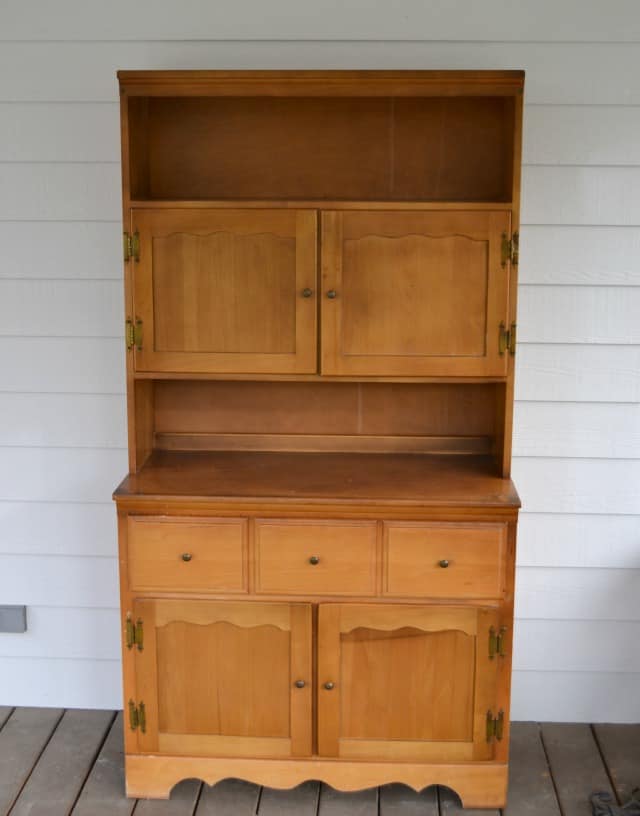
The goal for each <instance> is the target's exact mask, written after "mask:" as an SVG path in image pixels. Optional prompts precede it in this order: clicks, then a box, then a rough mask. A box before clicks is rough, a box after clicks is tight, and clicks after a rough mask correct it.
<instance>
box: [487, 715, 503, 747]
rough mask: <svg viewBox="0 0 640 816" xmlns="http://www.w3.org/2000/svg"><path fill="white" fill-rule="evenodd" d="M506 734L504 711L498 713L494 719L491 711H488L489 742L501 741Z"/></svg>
mask: <svg viewBox="0 0 640 816" xmlns="http://www.w3.org/2000/svg"><path fill="white" fill-rule="evenodd" d="M503 733H504V711H498V716H497V717H494V716H493V712H492V711H491V709H489V711H487V742H491V741H492V740H494V739H496V740H501V739H502V735H503Z"/></svg>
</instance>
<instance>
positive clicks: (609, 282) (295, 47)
mask: <svg viewBox="0 0 640 816" xmlns="http://www.w3.org/2000/svg"><path fill="white" fill-rule="evenodd" d="M36 6H37V8H34V7H33V5H29V4H24V3H21V2H19V1H18V0H8V2H5V3H4V4H3V5H2V9H0V38H2V40H3V42H2V48H1V49H0V247H2V249H1V250H0V252H1V258H0V370H2V372H3V376H2V379H1V381H0V447H2V450H1V451H0V455H1V456H2V461H3V465H4V467H3V468H2V469H0V522H2V530H3V534H2V536H0V599H2V602H15V603H25V602H26V603H28V604H29V605H30V608H29V631H28V633H27V634H26V635H25V636H19V635H18V636H16V635H7V636H0V656H2V661H3V672H2V673H1V676H0V704H2V703H5V702H6V703H9V704H27V705H37V704H42V705H55V706H72V707H77V706H114V707H115V706H119V705H120V702H121V701H120V666H119V662H118V659H117V658H118V648H119V647H118V638H119V626H118V616H117V612H116V607H117V603H118V600H117V587H116V584H117V562H116V559H115V554H116V528H115V513H114V510H113V505H112V503H111V501H110V496H111V491H112V489H113V488H114V487H115V485H116V484H117V482H118V481H119V480H120V478H121V477H122V476H123V475H124V471H125V468H126V454H125V450H124V445H125V412H124V396H123V394H124V353H123V340H122V293H121V281H122V264H121V258H120V253H121V244H120V231H121V225H120V202H119V197H120V192H119V185H120V176H119V166H118V160H119V144H118V138H119V136H118V133H119V128H118V105H117V98H118V97H117V83H116V80H115V71H116V70H117V69H118V68H198V67H202V68H216V67H224V68H234V67H237V68H269V67H271V68H287V67H292V68H323V67H324V68H346V67H354V68H367V67H369V68H524V69H526V71H527V82H526V93H525V101H526V106H525V126H524V163H525V167H524V172H523V212H522V214H523V227H522V231H521V263H520V279H521V283H522V286H521V290H520V295H519V315H518V323H519V341H520V342H519V346H518V352H517V358H516V365H517V381H516V397H517V400H518V402H517V405H516V427H515V436H514V452H515V456H516V458H515V460H514V477H515V479H516V482H517V486H518V489H519V492H520V494H521V497H522V500H523V513H522V516H521V524H520V529H519V555H518V562H519V568H518V576H517V580H518V583H517V610H518V621H517V627H516V648H515V655H514V660H515V668H516V671H515V675H514V707H513V715H514V716H515V717H516V718H526V719H564V720H567V719H584V720H594V719H609V720H614V721H625V720H634V719H636V720H637V719H638V718H640V701H639V700H638V695H637V694H634V692H635V690H636V689H637V686H638V683H640V666H639V665H638V658H637V655H636V654H635V652H634V651H633V650H631V649H629V648H628V643H629V642H632V641H633V640H634V639H637V637H638V626H640V610H639V607H638V601H637V585H638V580H639V579H640V523H639V522H640V520H639V514H640V491H639V490H638V489H637V485H638V484H640V464H639V463H640V457H639V455H638V454H639V451H640V429H639V419H638V405H639V403H640V339H639V338H640V336H639V334H638V325H639V321H638V319H637V315H638V313H639V311H640V310H639V308H638V307H639V306H640V302H639V300H638V291H639V288H640V193H638V190H640V147H639V144H640V143H639V141H638V139H637V133H638V129H639V125H640V47H639V46H638V43H639V42H640V14H639V13H638V10H637V4H636V3H635V2H633V0H613V2H612V3H609V4H607V6H606V7H605V6H603V5H598V4H584V3H582V2H579V0H560V1H559V2H551V0H541V2H539V3H536V4H526V3H507V2H504V0H486V2H484V3H482V4H477V5H476V4H469V3H467V2H463V0H454V1H453V2H447V3H443V2H440V0H427V2H422V0H408V2H406V3H404V4H403V8H402V13H400V14H399V13H398V9H397V8H396V7H395V6H393V5H385V4H380V3H372V2H370V0H357V2H354V3H349V4H346V5H345V4H344V3H341V4H338V3H337V2H336V0H324V2H322V0H321V2H320V3H317V4H315V5H314V6H313V7H311V6H308V5H300V4H296V3H293V2H292V0H275V2H274V3H272V4H271V5H270V9H269V15H268V17H265V15H260V14H256V8H257V6H256V2H255V0H239V1H238V2H234V3H227V2H224V3H205V2H203V0H185V3H183V4H181V5H180V6H179V7H178V6H177V5H175V6H171V5H170V4H167V3H162V4H160V6H159V5H158V4H157V3H153V4H152V3H151V2H150V0H141V2H140V3H136V4H134V5H131V4H130V3H127V4H124V2H123V0H115V2H114V3H112V4H110V5H109V6H105V5H100V4H98V3H88V4H87V3H82V2H80V0H62V2H61V3H59V4H57V5H56V6H55V7H54V6H50V5H48V4H45V3H37V4H36ZM231 40H233V41H231ZM249 40H255V41H253V42H249ZM306 40H313V42H306ZM338 40H341V42H338ZM5 598H6V599H7V600H6V601H5V600H4V599H5ZM9 599H11V600H9ZM65 622H66V627H67V628H66V629H65V626H64V625H63V623H65ZM72 630H73V631H74V632H76V633H77V632H80V633H83V634H84V636H83V637H81V638H78V637H71V636H70V635H69V632H70V631H72ZM92 636H93V637H92ZM594 642H597V643H598V644H599V648H594V647H593V644H594ZM625 644H626V646H627V648H625ZM44 678H46V682H45V680H44Z"/></svg>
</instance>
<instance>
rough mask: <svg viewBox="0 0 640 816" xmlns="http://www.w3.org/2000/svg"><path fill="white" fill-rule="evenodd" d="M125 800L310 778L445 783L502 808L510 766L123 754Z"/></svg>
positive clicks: (345, 784)
mask: <svg viewBox="0 0 640 816" xmlns="http://www.w3.org/2000/svg"><path fill="white" fill-rule="evenodd" d="M125 769H126V779H127V796H129V797H133V798H139V799H143V798H146V799H168V798H169V796H170V794H171V789H172V788H173V787H174V785H176V784H177V783H178V782H181V781H182V780H183V779H201V780H202V781H203V782H205V783H206V784H208V785H214V784H215V783H216V782H220V781H221V780H222V779H228V778H235V779H245V780H247V781H248V782H254V783H256V784H257V785H264V786H265V787H269V788H293V787H295V786H296V785H299V784H300V783H301V782H305V781H306V780H308V779H317V780H319V781H321V782H326V783H327V784H328V785H331V787H332V788H336V790H341V791H353V790H361V789H362V788H372V787H376V786H377V785H386V784H388V783H390V782H400V783H402V784H404V785H408V786H409V787H410V788H413V789H414V790H416V791H420V790H422V789H423V788H427V787H429V786H430V785H444V786H445V787H447V788H450V789H451V790H453V791H454V792H455V793H457V794H458V796H459V797H460V799H461V800H462V804H463V806H464V807H465V808H501V807H504V806H505V804H506V798H507V780H508V765H507V764H506V763H497V762H469V763H455V764H453V763H452V764H447V763H443V764H440V763H428V764H425V763H420V764H418V763H408V762H365V761H358V762H352V761H349V760H330V759H238V758H235V759H225V758H212V757H185V756H158V755H153V754H151V755H149V754H145V755H141V754H127V756H126V758H125Z"/></svg>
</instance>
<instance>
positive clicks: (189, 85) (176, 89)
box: [118, 71, 524, 96]
mask: <svg viewBox="0 0 640 816" xmlns="http://www.w3.org/2000/svg"><path fill="white" fill-rule="evenodd" d="M118 80H119V83H120V90H121V93H125V94H128V95H129V96H202V95H212V96H389V95H393V96H430V95H431V96H518V95H521V94H522V90H523V87H524V71H118Z"/></svg>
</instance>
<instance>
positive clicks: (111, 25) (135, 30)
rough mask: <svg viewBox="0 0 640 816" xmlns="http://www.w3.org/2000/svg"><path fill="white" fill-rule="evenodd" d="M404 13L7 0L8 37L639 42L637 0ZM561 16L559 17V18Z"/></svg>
mask: <svg viewBox="0 0 640 816" xmlns="http://www.w3.org/2000/svg"><path fill="white" fill-rule="evenodd" d="M401 10H402V13H398V11H399V9H398V8H396V7H393V6H391V5H388V4H386V3H370V2H366V0H355V2H354V0H352V2H350V3H347V4H345V3H343V2H340V1H339V0H323V1H322V2H316V3H314V4H312V5H307V4H302V5H301V4H300V3H297V2H295V0H272V2H271V3H270V4H269V14H268V15H262V14H257V13H256V4H255V0H233V2H230V0H224V2H217V3H209V2H206V0H183V2H182V3H181V4H180V6H179V7H178V6H174V5H171V6H167V7H165V8H163V9H162V13H158V4H157V3H155V2H153V0H143V2H137V3H136V4H135V5H134V6H132V5H130V4H129V3H128V2H125V0H115V1H114V0H112V2H111V3H109V5H108V6H103V5H102V4H101V3H86V2H81V0H61V1H60V2H58V3H56V5H55V7H49V6H47V5H43V9H42V13H41V14H37V15H34V14H33V13H31V9H30V7H29V6H25V5H24V3H21V2H20V0H5V3H4V19H3V38H4V39H8V40H9V39H10V40H58V39H64V40H194V39H195V40H215V39H219V40H225V39H231V40H235V39H247V40H251V39H256V40H269V39H275V40H315V39H327V40H341V39H346V40H366V39H374V40H387V41H394V40H414V39H422V40H431V41H436V40H458V41H465V40H470V41H480V40H487V41H500V40H502V41H542V42H548V41H554V40H557V41H560V42H571V41H577V42H580V41H584V40H597V41H609V40H611V41H614V42H633V41H638V40H640V23H639V22H638V21H637V19H636V18H635V17H634V11H635V5H634V0H612V2H609V3H608V4H607V6H606V13H603V9H602V7H601V6H599V5H597V4H595V5H593V6H592V5H589V4H585V3H583V2H581V0H537V2H536V3H535V5H531V4H528V3H522V2H520V3H509V2H505V0H484V2H483V3H482V4H475V3H468V2H466V1H465V0H447V2H442V0H404V2H403V4H402V7H401ZM550 21H552V24H550Z"/></svg>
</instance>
